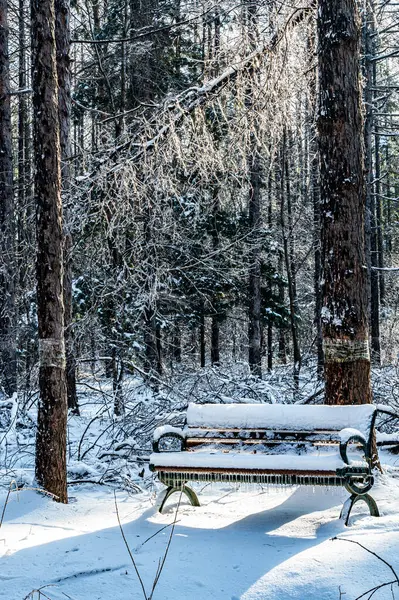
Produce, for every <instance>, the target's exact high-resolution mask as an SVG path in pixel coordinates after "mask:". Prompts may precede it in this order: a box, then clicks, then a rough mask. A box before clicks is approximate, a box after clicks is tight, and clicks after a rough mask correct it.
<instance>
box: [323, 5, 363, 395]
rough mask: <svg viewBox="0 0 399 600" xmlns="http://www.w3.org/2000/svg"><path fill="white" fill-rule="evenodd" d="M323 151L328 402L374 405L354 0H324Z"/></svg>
mask: <svg viewBox="0 0 399 600" xmlns="http://www.w3.org/2000/svg"><path fill="white" fill-rule="evenodd" d="M317 23H318V39H319V85H320V97H319V117H318V133H319V152H320V196H321V207H322V227H323V233H322V237H323V256H324V286H323V311H322V319H323V344H324V357H325V370H324V373H325V381H326V396H325V398H326V399H325V401H326V403H327V404H362V403H367V402H371V399H372V396H371V386H370V354H369V345H368V323H367V286H366V269H365V254H364V204H365V180H364V148H363V122H362V111H361V92H360V80H359V55H360V45H359V39H360V19H359V15H358V10H357V3H356V0H336V1H334V2H331V0H319V9H318V20H317Z"/></svg>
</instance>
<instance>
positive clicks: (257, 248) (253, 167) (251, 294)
mask: <svg viewBox="0 0 399 600" xmlns="http://www.w3.org/2000/svg"><path fill="white" fill-rule="evenodd" d="M245 9H246V10H245V11H244V17H245V18H246V27H247V32H248V39H249V47H250V49H251V50H252V51H253V50H254V49H255V48H256V43H257V37H258V16H257V6H256V4H254V3H253V2H248V5H247V6H246V7H245ZM248 78H249V83H248V89H247V97H246V105H247V109H248V110H250V109H251V108H252V107H253V104H254V97H255V96H256V87H255V86H256V81H257V78H258V73H257V71H256V69H254V68H251V69H250V71H249V75H248ZM257 125H258V123H257V119H256V118H255V119H254V121H253V123H252V127H253V128H254V129H257ZM248 170H249V197H248V220H249V227H250V237H249V243H250V251H249V276H248V363H249V367H250V369H251V372H252V373H253V375H256V376H257V377H262V319H261V311H262V294H261V250H262V243H261V241H260V234H261V228H262V216H261V184H262V168H261V154H260V147H259V142H258V141H257V139H256V134H255V131H252V132H251V139H250V151H249V157H248Z"/></svg>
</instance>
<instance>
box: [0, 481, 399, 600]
mask: <svg viewBox="0 0 399 600" xmlns="http://www.w3.org/2000/svg"><path fill="white" fill-rule="evenodd" d="M202 487H204V486H202ZM197 489H198V488H197ZM70 494H71V502H70V504H69V505H66V506H65V505H59V504H56V503H54V502H53V501H52V500H50V499H48V498H45V497H41V496H39V495H38V494H37V493H35V492H32V491H24V492H20V493H19V494H18V495H17V494H14V495H12V498H11V501H10V502H9V504H8V505H7V509H6V514H5V519H4V523H3V526H2V528H1V530H0V556H1V558H0V582H1V587H0V597H1V598H4V599H7V600H22V599H23V598H25V597H27V596H28V595H29V592H30V591H32V590H33V589H34V588H36V589H37V588H40V587H41V586H48V587H46V588H45V589H43V592H44V593H45V594H46V596H47V597H49V598H51V599H52V600H59V599H61V598H63V599H65V598H72V599H73V600H97V599H99V600H100V599H101V600H128V599H131V600H139V599H140V598H143V597H144V596H143V593H142V590H141V588H140V584H139V581H138V579H137V576H136V574H135V572H134V568H133V565H132V563H131V561H130V558H129V555H128V552H127V549H126V547H125V545H124V542H123V539H122V536H121V532H120V529H119V526H118V520H117V515H116V507H115V499H114V493H113V491H112V490H110V489H109V488H107V487H101V486H93V485H89V484H88V485H79V486H75V487H72V488H71V489H70ZM346 495H347V494H346V492H345V491H343V490H341V489H332V490H323V489H316V490H312V488H297V489H273V488H269V489H264V490H262V489H260V487H254V488H253V489H252V490H249V489H243V490H240V491H239V490H236V489H234V488H229V487H225V486H219V485H212V486H208V487H205V489H203V490H202V493H201V494H200V500H201V504H202V506H201V507H199V508H192V507H191V506H188V505H187V504H186V503H185V502H184V503H182V504H181V505H180V507H179V510H178V513H177V523H176V526H175V531H174V534H173V538H172V542H171V546H170V550H169V554H168V556H167V559H166V563H165V567H164V570H163V572H162V574H161V578H160V580H159V584H158V587H157V588H156V590H155V593H154V598H155V599H157V598H159V599H160V600H186V599H187V598H192V599H201V600H202V599H204V600H205V599H206V600H208V599H209V600H210V599H214V600H238V599H240V600H272V599H273V600H288V599H291V598H292V599H298V600H327V599H328V600H339V598H343V599H345V600H354V599H355V598H357V597H359V596H360V595H361V594H362V593H363V592H366V591H367V590H369V589H371V588H374V587H375V586H378V585H380V584H382V583H385V582H388V581H394V580H395V577H394V576H393V573H392V572H391V570H390V569H389V567H388V566H387V565H385V564H383V563H382V562H380V561H379V560H378V559H377V558H376V557H375V556H373V555H371V554H369V553H368V552H366V551H365V550H364V549H362V548H361V547H359V546H357V545H354V544H352V543H350V542H348V541H343V540H342V541H340V540H339V539H338V540H333V539H332V538H334V537H335V536H337V537H338V538H345V539H346V540H356V541H358V542H360V543H361V544H363V545H365V546H366V547H367V548H369V549H370V550H372V551H373V552H376V553H377V554H379V555H380V556H381V557H382V558H384V559H385V560H387V561H388V562H389V563H391V564H392V566H393V567H394V568H396V569H397V570H398V571H399V506H398V504H399V503H398V497H399V481H395V479H394V478H393V477H392V472H391V475H384V476H383V477H381V478H380V480H379V482H378V485H377V486H376V489H375V493H374V496H375V498H376V499H377V502H378V504H379V506H380V510H381V512H382V516H381V517H380V518H379V519H377V518H372V517H369V516H367V514H366V512H365V511H364V510H363V507H362V506H361V505H360V506H359V511H362V513H361V514H354V516H353V517H352V525H351V526H350V527H345V526H344V525H343V523H342V521H340V520H339V519H338V516H339V512H340V508H341V503H342V499H343V498H344V497H345V496H346ZM116 500H117V506H118V512H119V516H120V520H121V522H122V523H123V529H124V533H125V536H126V538H127V541H128V543H129V546H130V548H131V551H132V552H133V556H134V558H135V560H136V563H137V566H138V569H139V570H140V573H141V576H142V578H143V581H144V585H145V587H146V588H147V590H148V591H149V590H150V589H151V585H152V581H153V579H154V576H155V573H156V570H157V566H158V562H159V559H160V558H161V557H162V556H163V554H164V552H165V548H166V545H167V542H168V539H169V535H170V527H167V528H166V529H163V530H162V527H164V526H165V525H168V524H170V523H172V522H173V520H174V518H175V511H176V504H173V503H171V504H170V505H169V507H168V508H167V510H166V511H165V514H163V515H160V514H159V513H158V512H157V511H156V507H155V506H154V498H153V495H152V494H148V493H142V494H137V495H135V496H132V495H129V494H127V493H125V492H121V491H119V492H117V493H116ZM4 501H5V494H4V493H3V494H2V495H1V496H0V505H1V503H2V502H3V503H4ZM364 508H365V509H366V506H365V505H364ZM157 532H159V533H158V535H156V534H157ZM151 536H154V537H152V538H151ZM149 538H151V539H149ZM147 540H148V541H147ZM31 597H33V598H36V597H38V596H31ZM365 597H366V598H367V597H369V594H367V595H366V596H365ZM373 597H374V598H377V599H379V600H388V599H389V600H392V598H395V597H396V598H399V588H398V584H397V583H396V584H395V585H394V586H393V587H392V589H391V586H386V587H384V588H382V589H380V590H379V591H378V593H377V594H375V596H373Z"/></svg>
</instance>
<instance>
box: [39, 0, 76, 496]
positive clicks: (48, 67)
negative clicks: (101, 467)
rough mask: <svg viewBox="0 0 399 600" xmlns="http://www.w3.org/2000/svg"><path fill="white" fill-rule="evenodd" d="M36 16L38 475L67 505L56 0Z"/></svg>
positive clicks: (44, 0)
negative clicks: (38, 356)
mask: <svg viewBox="0 0 399 600" xmlns="http://www.w3.org/2000/svg"><path fill="white" fill-rule="evenodd" d="M31 16H32V87H33V116H34V154H35V167H36V173H35V196H36V206H37V243H38V253H37V303H38V306H37V309H38V325H39V352H40V363H39V386H40V399H39V409H38V424H37V437H36V478H37V480H38V483H39V484H40V485H42V486H43V487H44V488H45V489H46V490H47V491H49V492H51V493H52V494H54V495H55V498H56V500H58V501H60V502H65V503H66V502H67V501H68V496H67V485H66V424H67V390H66V378H65V344H64V305H63V289H62V279H63V267H62V244H63V235H62V204H61V151H60V138H59V117H58V89H57V65H56V44H55V14H54V0H32V3H31Z"/></svg>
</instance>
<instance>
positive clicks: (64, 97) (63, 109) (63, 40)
mask: <svg viewBox="0 0 399 600" xmlns="http://www.w3.org/2000/svg"><path fill="white" fill-rule="evenodd" d="M55 15H56V21H55V37H56V45H57V76H58V114H59V120H60V145H61V162H62V169H61V177H62V191H63V197H64V215H65V222H66V226H65V228H64V229H65V231H64V281H63V286H64V322H65V323H64V325H65V330H64V331H65V333H64V335H65V351H66V380H67V393H68V408H69V409H70V410H71V411H72V412H73V413H74V414H77V415H78V414H79V404H78V397H77V393H76V358H75V352H74V336H73V322H72V234H71V232H70V230H69V228H68V222H67V221H68V210H67V208H66V207H67V205H68V201H69V199H70V193H71V168H70V164H69V160H70V157H71V144H70V124H71V68H70V67H71V59H70V46H71V43H70V18H71V7H70V0H55Z"/></svg>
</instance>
